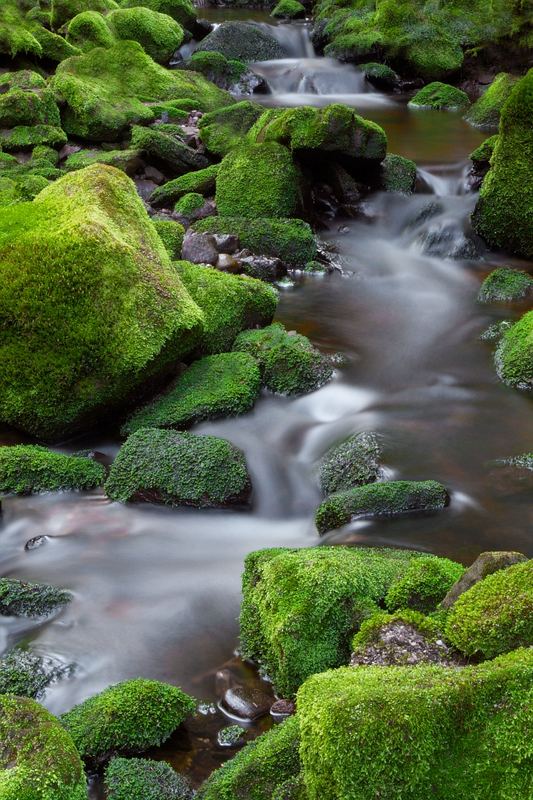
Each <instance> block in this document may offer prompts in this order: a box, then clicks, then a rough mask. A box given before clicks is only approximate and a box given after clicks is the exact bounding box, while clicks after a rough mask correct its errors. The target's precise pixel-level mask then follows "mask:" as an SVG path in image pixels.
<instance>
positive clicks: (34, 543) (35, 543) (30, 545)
mask: <svg viewBox="0 0 533 800" xmlns="http://www.w3.org/2000/svg"><path fill="white" fill-rule="evenodd" d="M47 541H48V536H34V537H33V538H32V539H28V541H27V542H26V544H25V545H24V550H28V551H29V550H37V548H39V547H42V546H43V544H46V542H47Z"/></svg>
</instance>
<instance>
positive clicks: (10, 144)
mask: <svg viewBox="0 0 533 800" xmlns="http://www.w3.org/2000/svg"><path fill="white" fill-rule="evenodd" d="M66 143H67V136H66V134H65V133H64V131H62V130H61V128H56V127H54V126H53V125H16V126H15V127H14V128H11V129H10V130H3V131H0V146H1V147H3V148H4V150H6V151H10V152H16V151H17V150H31V149H32V148H33V147H35V146H36V145H38V144H45V145H48V146H49V147H61V146H62V145H64V144H66Z"/></svg>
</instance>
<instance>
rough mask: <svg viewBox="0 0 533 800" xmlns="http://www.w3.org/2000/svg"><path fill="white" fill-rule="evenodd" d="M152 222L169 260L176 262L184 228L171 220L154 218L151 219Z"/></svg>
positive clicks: (179, 254) (179, 223) (179, 252)
mask: <svg viewBox="0 0 533 800" xmlns="http://www.w3.org/2000/svg"><path fill="white" fill-rule="evenodd" d="M152 222H153V225H154V228H155V229H156V231H157V232H158V234H159V237H160V239H161V241H162V242H163V244H164V245H165V249H166V251H167V253H168V254H169V256H170V258H171V259H172V261H176V260H177V259H178V258H179V257H180V256H181V248H182V245H183V237H184V236H185V228H184V227H183V225H182V224H181V222H176V221H175V220H173V219H157V218H156V219H152Z"/></svg>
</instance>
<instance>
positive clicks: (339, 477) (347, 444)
mask: <svg viewBox="0 0 533 800" xmlns="http://www.w3.org/2000/svg"><path fill="white" fill-rule="evenodd" d="M380 459H381V445H380V443H379V440H378V438H377V436H376V435H375V434H373V433H354V434H353V436H349V437H348V438H347V439H345V440H344V441H343V442H341V443H340V444H338V445H336V446H335V447H332V448H331V449H330V450H328V452H327V453H326V455H325V456H324V457H323V458H322V460H321V462H320V470H319V481H320V488H321V489H322V491H323V492H324V494H331V493H332V492H341V491H343V490H344V489H351V488H352V487H354V486H361V485H363V484H365V483H372V482H373V481H377V479H378V478H379V476H380V474H381V467H380Z"/></svg>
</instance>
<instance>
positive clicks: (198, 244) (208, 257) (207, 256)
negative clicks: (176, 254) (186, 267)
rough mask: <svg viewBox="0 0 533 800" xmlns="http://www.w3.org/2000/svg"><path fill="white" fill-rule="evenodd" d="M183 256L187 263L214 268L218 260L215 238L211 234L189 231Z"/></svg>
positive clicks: (182, 252)
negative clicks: (207, 265)
mask: <svg viewBox="0 0 533 800" xmlns="http://www.w3.org/2000/svg"><path fill="white" fill-rule="evenodd" d="M181 254H182V257H183V259H184V260H185V261H190V262H191V263H192V264H211V265H212V266H214V265H215V264H216V263H217V259H218V250H217V246H216V241H215V237H214V236H212V235H211V234H210V233H195V232H194V231H187V233H186V234H185V237H184V239H183V247H182V251H181Z"/></svg>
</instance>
